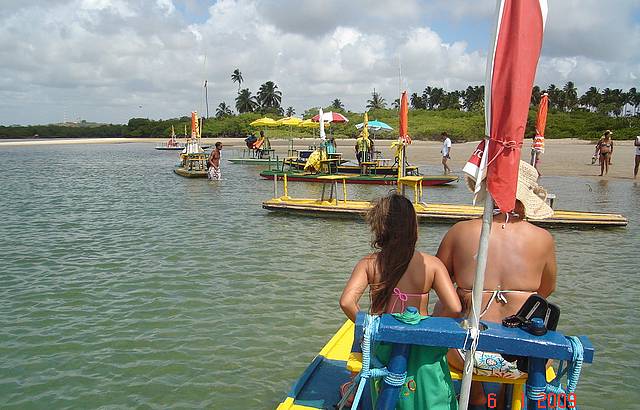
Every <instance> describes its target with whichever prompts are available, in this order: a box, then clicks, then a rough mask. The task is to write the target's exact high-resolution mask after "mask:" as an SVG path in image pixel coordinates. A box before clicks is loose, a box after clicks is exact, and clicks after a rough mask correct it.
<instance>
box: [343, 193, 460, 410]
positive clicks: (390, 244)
mask: <svg viewBox="0 0 640 410" xmlns="http://www.w3.org/2000/svg"><path fill="white" fill-rule="evenodd" d="M367 222H368V223H369V225H370V227H371V232H372V239H371V246H372V247H373V248H374V249H375V250H376V252H374V253H372V254H369V255H366V256H365V257H363V258H362V259H360V261H359V262H358V263H357V264H356V266H355V268H354V269H353V272H352V273H351V277H350V278H349V281H348V282H347V284H346V286H345V288H344V291H343V292H342V296H341V297H340V307H341V308H342V310H343V311H344V313H345V314H346V315H347V317H348V318H349V319H351V320H352V321H355V318H356V314H357V313H358V311H359V310H360V306H359V304H358V302H359V301H360V298H361V297H362V295H363V294H364V292H365V291H366V289H367V287H368V288H369V289H370V292H369V293H370V299H371V304H370V308H369V311H370V313H371V314H382V313H402V312H403V311H404V310H405V308H406V307H408V306H414V307H416V308H417V309H418V312H420V314H421V315H423V316H424V315H427V313H428V312H427V305H428V303H429V291H430V290H431V289H434V290H435V292H436V294H437V295H438V298H439V300H440V304H441V305H442V307H443V312H441V313H440V316H443V315H447V316H452V317H455V316H458V315H459V314H460V311H461V309H462V307H461V304H460V299H459V298H458V296H457V295H456V292H455V290H454V288H453V285H452V283H451V279H450V278H449V273H448V272H447V269H446V268H445V267H444V265H443V264H442V262H441V261H440V260H439V259H438V258H436V257H434V256H431V255H427V254H426V253H423V252H419V251H416V249H415V248H416V241H417V240H418V221H417V217H416V213H415V209H414V208H413V204H412V203H411V201H409V200H408V199H407V198H405V197H404V196H402V195H399V194H397V193H393V194H390V195H388V196H386V197H384V198H381V199H379V200H378V201H377V202H376V204H375V205H374V207H373V208H372V209H371V211H369V213H368V214H367ZM390 353H391V345H388V344H378V345H376V347H375V354H376V356H377V357H378V359H379V360H380V361H381V362H382V363H386V362H387V361H388V359H389V356H390ZM446 354H447V349H446V348H436V347H429V346H413V347H412V349H411V353H410V355H409V362H408V366H407V378H406V381H405V385H404V386H403V387H402V388H401V394H400V401H399V407H403V405H402V403H408V402H410V403H412V404H408V407H409V408H413V407H411V406H413V405H416V404H419V405H420V407H416V408H422V409H430V408H438V409H442V408H446V409H457V404H456V400H455V393H454V392H453V387H452V385H451V378H450V376H449V368H448V365H447V360H446ZM438 386H439V387H438ZM373 387H375V386H373ZM375 395H376V394H375V392H374V396H375ZM443 406H444V407H443Z"/></svg>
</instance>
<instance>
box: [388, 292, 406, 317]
mask: <svg viewBox="0 0 640 410" xmlns="http://www.w3.org/2000/svg"><path fill="white" fill-rule="evenodd" d="M393 295H394V296H395V297H396V298H395V300H394V301H393V305H391V311H392V312H394V311H395V307H396V303H397V302H398V300H400V302H401V303H402V304H401V306H402V310H401V311H400V312H404V308H405V302H406V301H407V300H408V299H409V294H408V293H404V292H403V291H401V290H400V289H398V288H393Z"/></svg>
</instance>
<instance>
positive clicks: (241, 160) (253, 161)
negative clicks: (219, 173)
mask: <svg viewBox="0 0 640 410" xmlns="http://www.w3.org/2000/svg"><path fill="white" fill-rule="evenodd" d="M227 161H229V162H231V163H232V164H244V165H263V164H273V165H275V166H280V165H281V164H282V160H277V159H268V158H229V159H227Z"/></svg>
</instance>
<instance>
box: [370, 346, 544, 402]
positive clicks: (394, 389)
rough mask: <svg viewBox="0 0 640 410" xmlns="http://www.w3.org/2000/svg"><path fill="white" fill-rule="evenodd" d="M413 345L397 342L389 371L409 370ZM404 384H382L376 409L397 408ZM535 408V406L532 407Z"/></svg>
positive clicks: (398, 372) (399, 372) (388, 366)
mask: <svg viewBox="0 0 640 410" xmlns="http://www.w3.org/2000/svg"><path fill="white" fill-rule="evenodd" d="M410 347H411V345H408V344H401V343H396V344H394V345H393V349H392V350H391V359H389V363H388V364H387V369H388V370H389V372H391V373H394V374H402V373H404V372H406V371H407V361H408V359H409V351H410ZM401 387H402V386H392V385H390V384H388V383H387V382H386V381H385V382H384V383H383V384H382V390H381V392H380V396H378V401H377V402H376V409H377V410H382V409H385V410H386V409H388V410H391V409H395V408H396V402H397V401H398V397H399V396H400V389H401ZM531 408H533V407H531Z"/></svg>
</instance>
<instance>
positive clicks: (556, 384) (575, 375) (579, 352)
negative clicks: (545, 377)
mask: <svg viewBox="0 0 640 410" xmlns="http://www.w3.org/2000/svg"><path fill="white" fill-rule="evenodd" d="M567 339H568V340H569V343H570V344H571V350H572V352H573V355H572V357H571V360H569V361H567V362H566V367H565V362H564V361H560V364H559V365H558V373H557V374H556V377H555V378H554V379H553V380H551V382H549V383H547V385H546V386H545V387H533V386H527V398H528V399H529V400H535V401H537V400H544V399H545V397H547V396H548V395H549V394H555V395H564V396H565V397H566V396H568V395H569V394H571V393H575V391H576V388H577V387H578V380H580V373H581V372H582V364H583V361H584V346H583V345H582V342H581V341H580V339H579V338H578V337H576V336H567ZM565 374H566V375H567V387H566V388H563V387H562V378H563V377H564V376H565ZM553 408H554V409H557V405H556V407H553ZM575 408H576V409H578V407H577V406H576V407H575ZM549 409H552V408H551V407H549Z"/></svg>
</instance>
